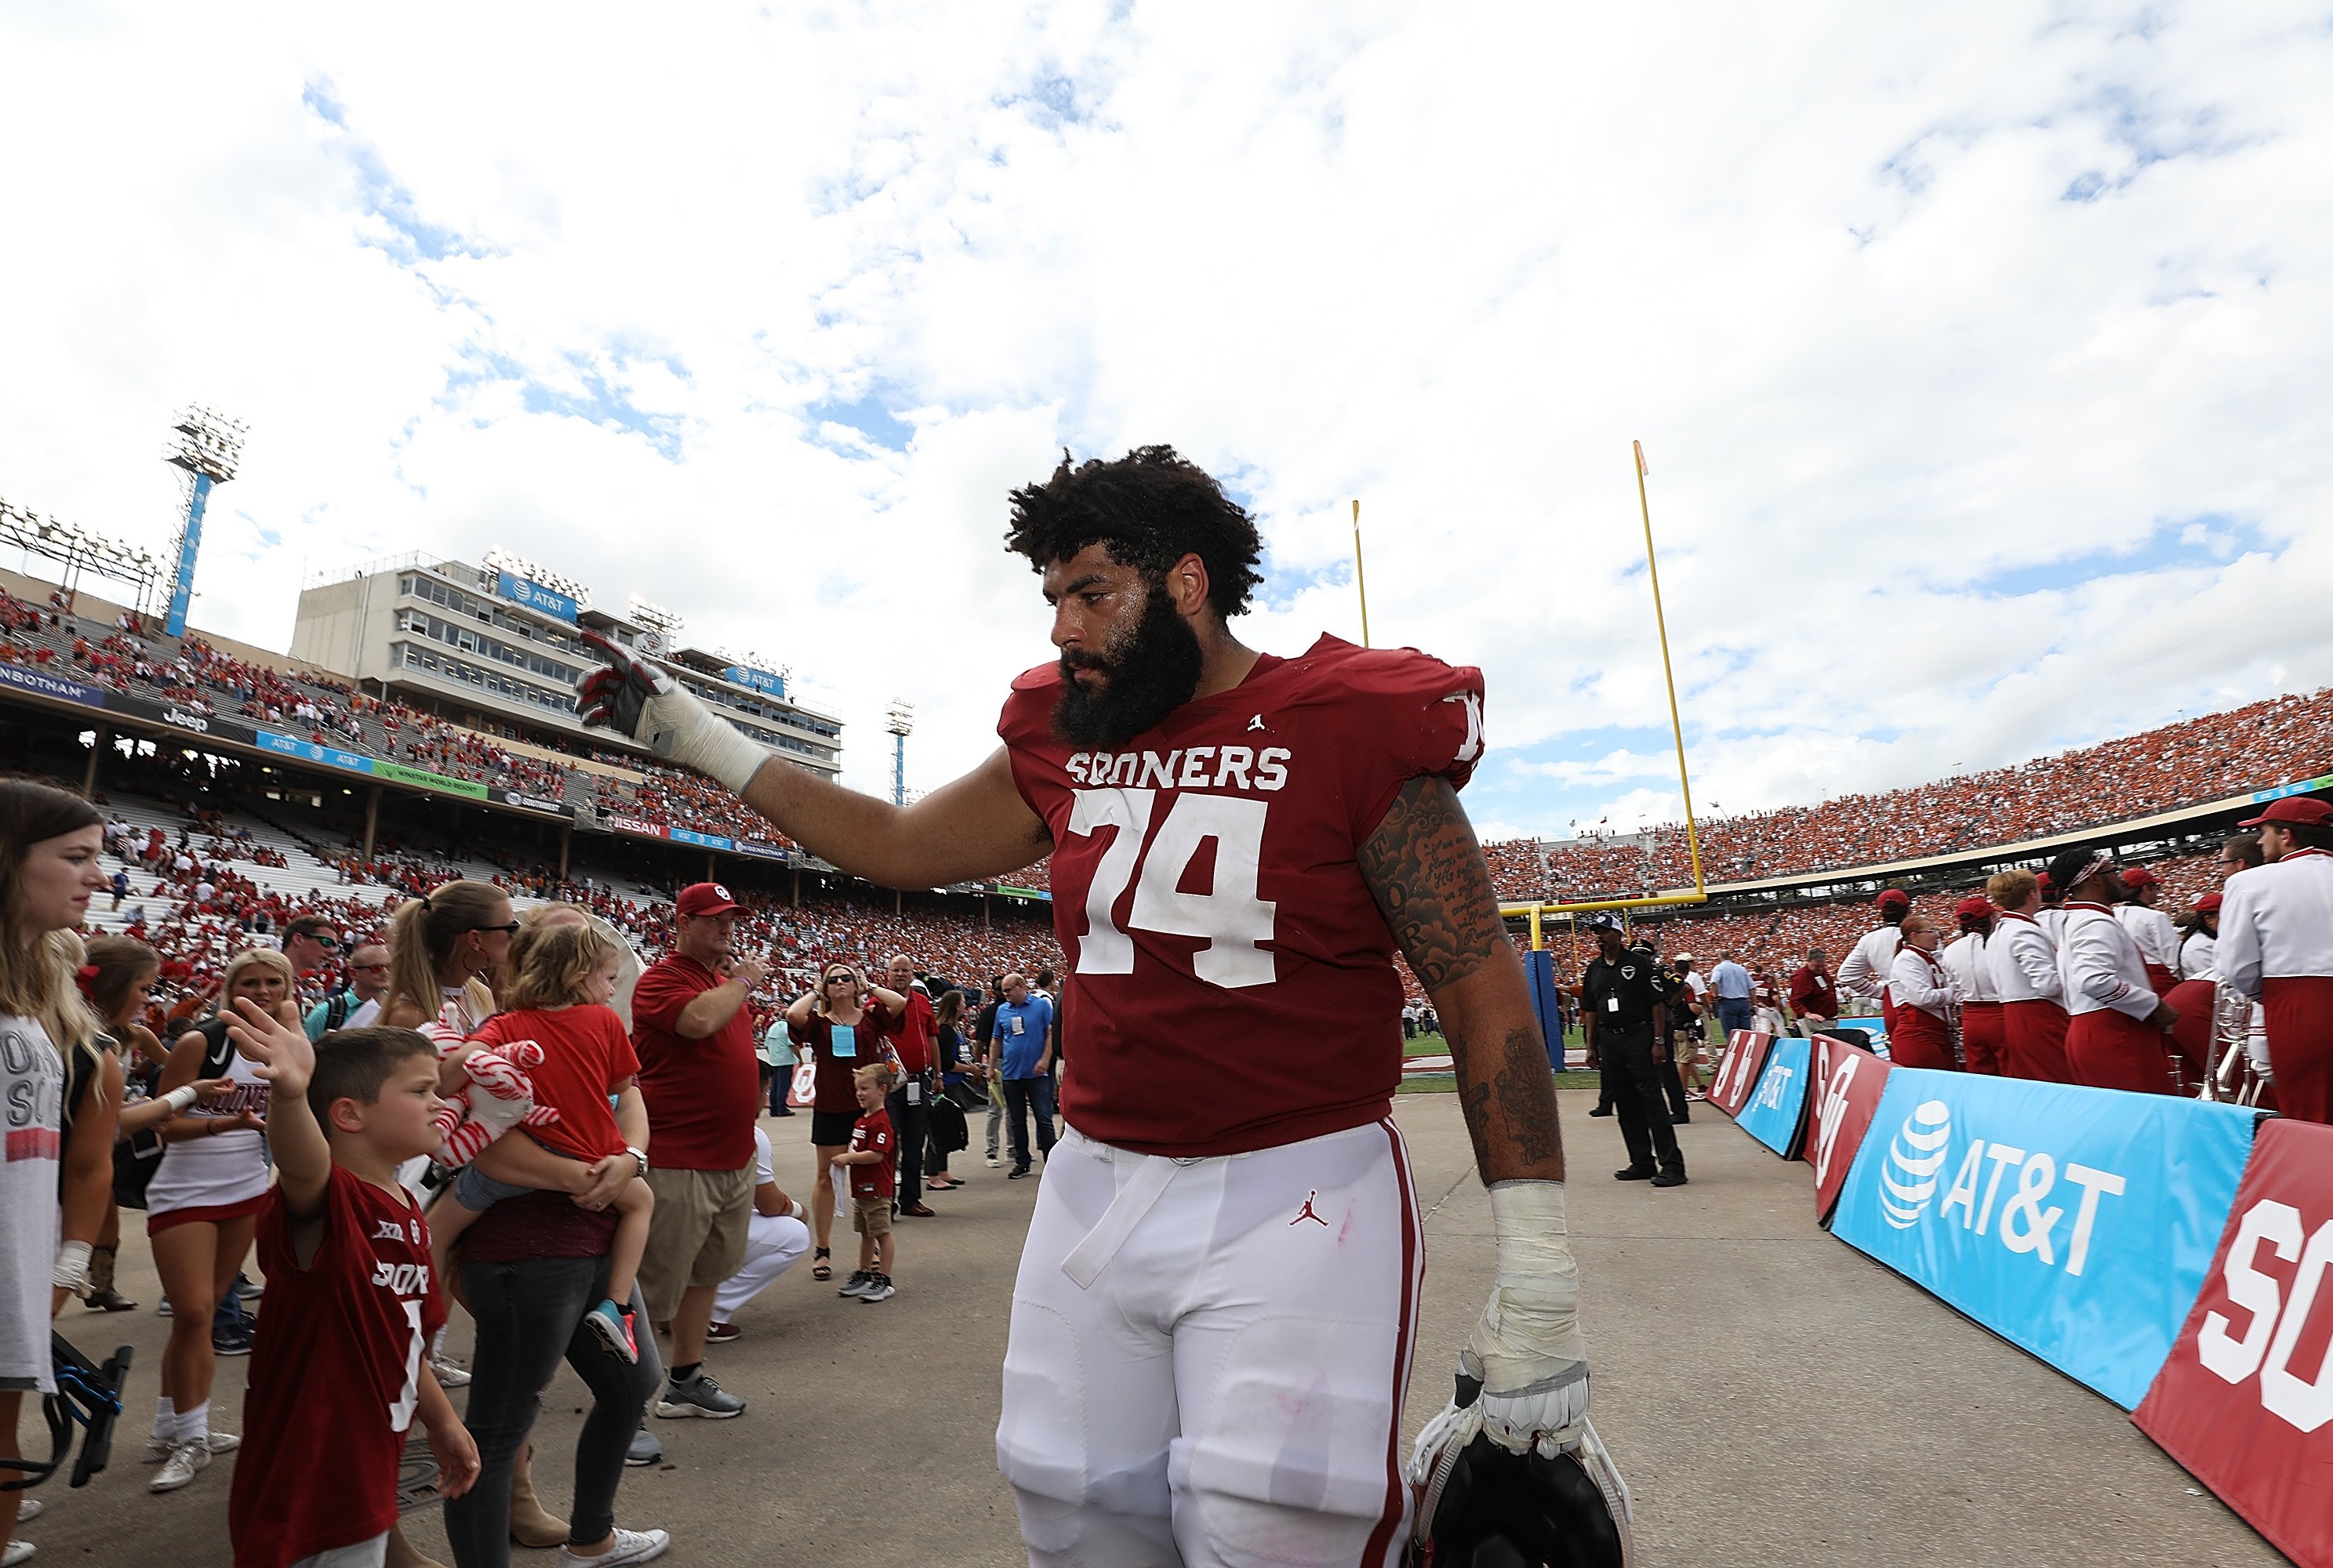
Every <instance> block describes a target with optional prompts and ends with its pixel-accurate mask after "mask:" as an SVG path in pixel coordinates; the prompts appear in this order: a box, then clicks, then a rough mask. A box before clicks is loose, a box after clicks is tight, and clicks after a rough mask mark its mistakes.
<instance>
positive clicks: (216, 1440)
mask: <svg viewBox="0 0 2333 1568" xmlns="http://www.w3.org/2000/svg"><path fill="white" fill-rule="evenodd" d="M203 1441H204V1442H205V1443H206V1444H207V1445H209V1448H210V1450H211V1452H212V1453H214V1454H231V1453H233V1452H235V1449H237V1448H241V1447H243V1439H241V1438H239V1437H237V1436H235V1434H234V1433H233V1432H212V1433H210V1434H208V1435H207V1436H206V1437H205V1438H204V1439H203ZM177 1447H178V1443H177V1441H176V1440H175V1439H170V1438H149V1439H146V1463H148V1464H149V1465H158V1464H160V1463H161V1462H162V1461H163V1460H165V1459H167V1458H169V1457H170V1450H171V1449H173V1448H177ZM20 1516H21V1515H20Z"/></svg>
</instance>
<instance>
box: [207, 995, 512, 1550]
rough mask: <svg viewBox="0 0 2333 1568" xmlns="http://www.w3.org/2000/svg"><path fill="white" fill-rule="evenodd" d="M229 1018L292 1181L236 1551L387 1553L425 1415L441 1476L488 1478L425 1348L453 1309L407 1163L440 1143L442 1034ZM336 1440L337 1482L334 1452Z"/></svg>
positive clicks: (238, 1468) (260, 1362)
mask: <svg viewBox="0 0 2333 1568" xmlns="http://www.w3.org/2000/svg"><path fill="white" fill-rule="evenodd" d="M235 1009H236V1012H237V1014H238V1015H239V1017H237V1018H235V1019H234V1020H233V1021H232V1022H230V1024H229V1025H228V1033H229V1034H231V1035H232V1036H233V1037H234V1038H235V1047H236V1049H238V1050H240V1051H241V1052H242V1053H243V1054H244V1055H245V1056H247V1057H248V1058H250V1059H251V1060H252V1061H254V1062H256V1063H258V1064H259V1068H258V1076H260V1077H262V1078H264V1079H265V1080H266V1081H267V1084H268V1085H269V1089H270V1095H269V1101H270V1105H271V1109H270V1111H269V1114H268V1117H267V1144H268V1148H269V1150H270V1151H271V1152H273V1153H274V1156H275V1172H276V1185H275V1188H274V1191H272V1192H271V1193H270V1194H269V1195H268V1204H267V1207H266V1208H265V1209H262V1210H261V1211H260V1215H259V1262H260V1266H261V1267H262V1268H264V1270H265V1271H266V1274H267V1301H266V1305H265V1307H264V1310H263V1311H262V1312H261V1313H260V1315H259V1330H258V1335H257V1338H256V1340H255V1341H254V1344H253V1346H252V1353H251V1373H250V1377H251V1389H250V1392H248V1393H247V1394H245V1396H244V1403H243V1422H244V1426H243V1451H242V1454H241V1456H240V1457H239V1458H238V1459H237V1460H236V1463H235V1484H234V1487H233V1488H232V1490H231V1491H230V1492H229V1494H228V1497H227V1533H228V1535H229V1537H230V1538H231V1539H232V1540H233V1542H234V1544H235V1565H236V1568H286V1565H287V1564H292V1563H300V1562H302V1560H304V1559H307V1558H311V1557H314V1556H315V1555H317V1554H320V1553H325V1552H331V1553H346V1552H348V1551H350V1549H351V1548H354V1549H356V1552H357V1553H358V1554H360V1555H352V1556H349V1557H347V1558H344V1559H343V1558H337V1557H336V1558H335V1561H349V1562H358V1561H365V1560H370V1562H373V1563H379V1562H380V1561H381V1558H382V1554H383V1553H384V1552H385V1551H386V1549H387V1545H388V1536H389V1531H390V1529H391V1528H392V1527H393V1526H394V1525H396V1524H397V1479H398V1468H399V1465H400V1461H401V1458H402V1456H403V1453H404V1448H405V1431H406V1429H407V1428H408V1426H410V1425H411V1424H412V1423H413V1422H414V1421H415V1420H417V1419H418V1420H419V1421H420V1422H421V1425H422V1428H423V1429H424V1430H425V1431H427V1433H428V1437H429V1450H430V1452H431V1453H432V1454H433V1455H435V1456H436V1458H437V1472H438V1491H439V1492H440V1493H441V1494H442V1495H443V1496H448V1497H458V1496H461V1495H462V1494H463V1493H464V1492H466V1491H467V1490H469V1487H470V1484H471V1483H472V1482H473V1481H475V1479H476V1478H477V1474H478V1449H477V1445H476V1444H475V1443H474V1442H472V1441H471V1440H470V1434H469V1432H468V1430H467V1429H465V1428H464V1427H463V1425H462V1422H461V1420H460V1418H458V1417H456V1415H455V1414H454V1407H453V1405H452V1404H451V1403H449V1402H448V1401H447V1400H446V1391H445V1390H443V1389H441V1388H439V1387H438V1386H437V1374H436V1373H434V1372H431V1371H430V1370H429V1367H428V1363H427V1362H426V1361H425V1360H424V1358H423V1354H422V1352H423V1349H424V1347H425V1346H427V1343H429V1336H430V1335H431V1334H434V1333H436V1332H437V1325H438V1324H442V1323H443V1322H445V1320H446V1309H445V1306H444V1305H443V1303H442V1301H441V1300H440V1298H439V1296H438V1294H437V1286H436V1282H435V1280H433V1279H432V1278H431V1270H430V1266H429V1226H428V1223H427V1221H426V1220H425V1219H423V1218H422V1215H421V1209H420V1206H419V1205H418V1204H417V1203H415V1202H414V1200H413V1199H412V1197H411V1195H410V1194H408V1192H407V1191H406V1190H405V1189H404V1188H403V1187H401V1186H399V1185H398V1181H397V1168H398V1165H400V1164H401V1163H403V1162H406V1161H408V1160H410V1159H413V1158H414V1157H416V1156H417V1155H421V1154H427V1153H428V1152H430V1151H431V1150H433V1149H435V1148H437V1145H438V1143H439V1140H440V1137H441V1134H440V1133H439V1132H438V1130H437V1128H436V1126H435V1125H434V1124H433V1123H432V1121H431V1118H433V1117H434V1116H436V1115H437V1111H438V1109H439V1106H440V1104H441V1102H440V1101H439V1100H438V1098H437V1047H435V1046H433V1045H431V1044H430V1043H429V1041H428V1040H427V1038H426V1037H423V1036H421V1035H419V1034H417V1033H415V1032H414V1031H413V1030H411V1029H383V1028H366V1029H342V1030H341V1031H339V1032H338V1033H337V1034H334V1035H333V1036H332V1037H331V1038H330V1039H329V1040H328V1041H326V1042H325V1043H324V1044H323V1045H322V1047H316V1046H312V1045H310V1044H309V1043H308V1037H307V1034H306V1033H305V1032H304V1031H302V1030H301V1029H296V1028H285V1027H284V1026H283V1024H282V1023H280V1022H278V1021H277V1020H276V1019H274V1018H271V1017H270V1016H268V1015H267V1014H266V1013H264V1012H263V1011H262V1010H261V1009H258V1008H256V1007H254V1006H252V1005H251V1004H250V1003H249V1002H247V1001H242V1000H238V1001H237V1002H236V1004H235ZM322 1455H329V1456H330V1457H331V1463H330V1465H329V1466H328V1467H327V1468H328V1469H329V1471H330V1484H329V1485H327V1484H324V1483H323V1482H322V1480H320V1477H322V1476H323V1475H324V1474H325V1472H324V1471H322V1470H320V1469H319V1468H317V1465H318V1458H319V1456H322Z"/></svg>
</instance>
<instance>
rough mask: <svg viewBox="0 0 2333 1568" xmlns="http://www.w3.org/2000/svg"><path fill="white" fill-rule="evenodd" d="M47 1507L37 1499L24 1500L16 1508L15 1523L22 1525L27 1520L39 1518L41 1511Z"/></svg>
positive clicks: (28, 1498)
mask: <svg viewBox="0 0 2333 1568" xmlns="http://www.w3.org/2000/svg"><path fill="white" fill-rule="evenodd" d="M47 1506H48V1505H47V1504H46V1503H43V1502H42V1501H41V1500H40V1499H39V1498H38V1497H27V1498H25V1499H24V1501H23V1502H22V1503H20V1504H18V1505H17V1506H16V1523H18V1524H19V1525H22V1524H24V1523H25V1522H26V1521H28V1520H32V1519H37V1518H39V1517H40V1516H41V1510H42V1509H43V1508H45V1507H47Z"/></svg>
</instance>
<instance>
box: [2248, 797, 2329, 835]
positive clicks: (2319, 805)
mask: <svg viewBox="0 0 2333 1568" xmlns="http://www.w3.org/2000/svg"><path fill="white" fill-rule="evenodd" d="M2263 822H2287V823H2297V824H2299V826H2300V827H2324V826H2326V825H2327V824H2328V823H2333V803H2328V802H2326V801H2323V800H2313V799H2311V798H2309V797H2308V796H2306V795H2288V796H2286V797H2285V798H2283V799H2281V800H2272V801H2271V802H2269V808H2268V809H2267V810H2265V811H2263V812H2261V814H2260V815H2259V816H2257V817H2252V818H2251V820H2249V821H2245V822H2239V823H2237V824H2236V826H2237V827H2259V826H2260V825H2261V824H2262V823H2263Z"/></svg>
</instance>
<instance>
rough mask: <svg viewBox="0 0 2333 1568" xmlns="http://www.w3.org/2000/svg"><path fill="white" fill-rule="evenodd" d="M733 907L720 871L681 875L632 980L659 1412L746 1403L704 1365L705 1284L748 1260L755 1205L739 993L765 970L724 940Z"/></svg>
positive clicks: (690, 1412) (748, 1048)
mask: <svg viewBox="0 0 2333 1568" xmlns="http://www.w3.org/2000/svg"><path fill="white" fill-rule="evenodd" d="M739 909H740V906H739V905H738V904H736V903H735V902H734V901H733V900H732V899H731V898H730V896H729V890H728V889H727V888H725V887H724V886H722V885H721V884H719V883H717V882H700V883H697V884H695V885H693V886H689V887H685V888H682V889H681V891H680V898H679V900H678V901H677V907H676V913H675V915H674V919H673V944H672V951H670V952H668V953H667V954H665V956H664V957H662V958H660V959H658V961H656V962H655V963H653V964H651V965H650V966H649V967H648V969H647V970H644V971H643V972H642V973H641V975H640V978H639V980H638V984H636V985H634V986H633V988H632V1050H633V1052H634V1054H635V1055H637V1056H638V1057H639V1059H640V1071H639V1085H640V1098H641V1099H642V1100H644V1101H646V1102H647V1104H648V1187H649V1190H652V1191H653V1192H655V1194H656V1223H655V1224H654V1225H652V1226H651V1227H650V1228H649V1229H648V1251H647V1253H646V1254H645V1255H644V1256H643V1257H641V1259H640V1291H641V1294H642V1295H643V1296H646V1297H647V1299H648V1317H649V1320H650V1321H651V1322H654V1323H659V1324H661V1323H666V1322H669V1323H670V1324H672V1355H671V1365H672V1377H671V1380H670V1382H668V1383H667V1385H666V1387H665V1390H664V1391H663V1393H662V1394H661V1395H660V1396H659V1397H658V1401H657V1407H656V1413H657V1414H658V1415H659V1416H664V1417H667V1418H669V1417H676V1416H707V1417H711V1418H713V1419H714V1420H725V1419H726V1418H728V1417H730V1416H734V1415H738V1414H740V1413H742V1412H743V1411H744V1409H745V1401H744V1400H741V1399H739V1398H738V1397H737V1396H736V1395H735V1394H733V1393H730V1392H728V1391H726V1390H725V1389H723V1388H721V1387H720V1386H719V1385H717V1384H716V1383H715V1382H714V1381H713V1380H712V1379H711V1378H709V1377H706V1375H705V1367H704V1361H705V1334H706V1329H708V1328H709V1327H711V1326H712V1324H713V1295H714V1291H715V1288H717V1287H718V1286H720V1284H721V1282H722V1281H723V1280H725V1279H727V1278H728V1277H729V1276H731V1275H733V1274H734V1273H736V1272H737V1269H738V1267H739V1266H741V1265H742V1264H743V1263H744V1261H745V1238H746V1233H747V1230H748V1228H749V1226H750V1223H751V1221H752V1219H753V1217H754V1116H755V1114H756V1113H757V1112H758V1111H759V1109H760V1107H761V1103H762V1092H761V1058H760V1055H759V1053H758V1052H757V1051H756V1050H755V1049H754V1020H753V1016H752V1014H751V1013H750V1012H749V1011H748V1010H747V1009H746V1006H745V1001H746V999H747V998H749V997H751V996H752V995H753V994H754V987H755V986H758V985H760V984H761V983H762V980H763V977H764V976H765V975H767V974H768V973H769V970H768V969H767V967H766V966H764V965H763V963H762V962H761V961H758V960H756V959H752V958H739V957H737V956H736V955H735V953H734V951H732V946H731V944H732V943H733V942H734V940H735V927H736V923H737V914H738V912H739Z"/></svg>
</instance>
